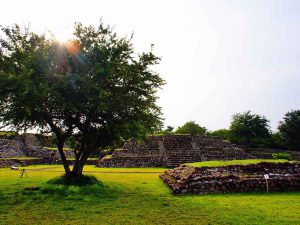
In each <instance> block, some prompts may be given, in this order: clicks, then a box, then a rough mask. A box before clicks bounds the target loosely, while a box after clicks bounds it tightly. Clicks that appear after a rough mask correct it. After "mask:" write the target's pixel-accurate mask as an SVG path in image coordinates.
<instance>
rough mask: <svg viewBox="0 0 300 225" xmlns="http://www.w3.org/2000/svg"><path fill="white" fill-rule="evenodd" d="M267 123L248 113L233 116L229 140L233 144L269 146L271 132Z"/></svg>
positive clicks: (262, 117)
mask: <svg viewBox="0 0 300 225" xmlns="http://www.w3.org/2000/svg"><path fill="white" fill-rule="evenodd" d="M268 123H269V121H268V120H267V119H266V118H265V117H264V116H261V115H257V114H253V113H251V112H250V111H247V112H245V113H237V114H235V115H233V117H232V121H231V125H230V136H229V140H230V141H232V142H233V143H237V144H243V145H249V146H253V147H264V146H267V145H269V144H270V141H271V131H270V127H269V125H268Z"/></svg>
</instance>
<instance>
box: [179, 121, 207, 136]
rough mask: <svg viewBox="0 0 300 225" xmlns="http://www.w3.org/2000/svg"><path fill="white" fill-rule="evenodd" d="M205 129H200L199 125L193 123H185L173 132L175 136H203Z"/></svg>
mask: <svg viewBox="0 0 300 225" xmlns="http://www.w3.org/2000/svg"><path fill="white" fill-rule="evenodd" d="M206 132H207V129H206V128H205V127H201V126H200V125H199V124H197V123H195V121H189V122H186V123H185V124H184V125H183V126H181V127H178V128H177V130H176V131H175V133H176V134H191V135H196V134H202V135H203V134H205V133H206Z"/></svg>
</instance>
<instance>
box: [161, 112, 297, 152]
mask: <svg viewBox="0 0 300 225" xmlns="http://www.w3.org/2000/svg"><path fill="white" fill-rule="evenodd" d="M269 122H270V121H269V120H268V119H267V118H266V117H265V116H262V115H258V114H255V113H252V112H251V111H247V112H243V113H236V114H234V115H233V116H232V120H231V124H230V127H229V129H219V130H215V131H208V130H207V129H206V128H205V127H203V126H200V125H199V124H197V123H196V122H195V121H189V122H186V123H185V124H184V125H182V126H180V127H178V128H177V129H176V130H174V128H173V127H171V126H168V127H167V128H166V129H164V130H161V131H160V132H159V134H192V135H196V134H200V135H211V136H217V137H221V138H223V139H226V140H229V141H231V142H232V143H236V144H240V145H247V146H250V147H266V148H281V149H289V150H296V151H300V110H292V111H290V112H288V113H286V114H285V115H284V117H283V119H282V120H281V121H280V122H279V125H278V128H277V131H276V132H272V131H271V129H270V126H269Z"/></svg>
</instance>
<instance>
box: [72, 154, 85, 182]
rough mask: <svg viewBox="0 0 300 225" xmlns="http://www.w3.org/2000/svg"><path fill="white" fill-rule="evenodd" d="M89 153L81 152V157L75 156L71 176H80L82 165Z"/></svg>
mask: <svg viewBox="0 0 300 225" xmlns="http://www.w3.org/2000/svg"><path fill="white" fill-rule="evenodd" d="M88 156H89V154H88V153H86V152H85V153H83V154H82V156H81V157H76V160H75V163H74V166H73V170H72V172H71V173H72V176H73V177H80V176H81V175H82V172H83V167H84V165H85V163H86V161H87V159H88Z"/></svg>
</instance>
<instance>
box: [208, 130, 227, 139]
mask: <svg viewBox="0 0 300 225" xmlns="http://www.w3.org/2000/svg"><path fill="white" fill-rule="evenodd" d="M210 135H212V136H216V137H220V138H223V139H226V140H228V139H229V136H230V131H229V130H227V129H220V130H215V131H212V132H210Z"/></svg>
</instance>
